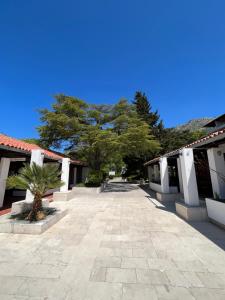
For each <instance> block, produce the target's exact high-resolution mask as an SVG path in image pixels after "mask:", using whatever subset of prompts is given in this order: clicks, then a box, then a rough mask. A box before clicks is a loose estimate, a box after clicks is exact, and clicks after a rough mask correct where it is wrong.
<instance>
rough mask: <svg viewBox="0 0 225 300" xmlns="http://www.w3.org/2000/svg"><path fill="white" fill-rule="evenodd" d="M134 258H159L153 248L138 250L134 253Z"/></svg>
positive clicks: (134, 250)
mask: <svg viewBox="0 0 225 300" xmlns="http://www.w3.org/2000/svg"><path fill="white" fill-rule="evenodd" d="M132 253H133V257H145V258H149V257H151V258H157V254H156V251H155V249H154V248H153V247H151V248H147V249H146V248H144V249H142V248H136V249H133V251H132Z"/></svg>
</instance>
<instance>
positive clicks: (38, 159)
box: [26, 149, 44, 202]
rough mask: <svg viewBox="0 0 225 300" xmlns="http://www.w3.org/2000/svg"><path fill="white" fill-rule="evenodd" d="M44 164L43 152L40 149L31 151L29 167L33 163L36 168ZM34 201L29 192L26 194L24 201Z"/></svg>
mask: <svg viewBox="0 0 225 300" xmlns="http://www.w3.org/2000/svg"><path fill="white" fill-rule="evenodd" d="M43 162H44V151H43V150H41V149H35V150H32V151H31V159H30V165H31V166H32V164H33V163H36V164H37V165H38V166H43ZM33 200H34V197H33V195H32V194H31V192H30V191H27V192H26V201H27V202H32V201H33Z"/></svg>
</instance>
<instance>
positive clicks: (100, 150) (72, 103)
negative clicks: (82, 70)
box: [38, 91, 204, 177]
mask: <svg viewBox="0 0 225 300" xmlns="http://www.w3.org/2000/svg"><path fill="white" fill-rule="evenodd" d="M54 98H55V102H54V103H53V105H52V107H51V109H42V110H40V115H41V122H42V125H41V126H39V127H38V131H39V134H40V141H38V143H40V144H41V145H42V146H45V147H53V148H55V149H60V150H64V151H65V152H66V154H68V155H70V156H72V157H73V158H76V159H82V160H85V161H87V163H88V165H89V167H90V169H91V171H92V172H93V173H94V172H95V173H98V176H100V177H101V176H102V173H104V172H107V171H108V170H109V169H110V168H111V167H112V166H113V168H116V166H118V168H122V165H123V164H126V168H127V174H128V175H129V174H132V175H135V174H136V175H137V176H139V177H140V176H141V177H142V176H144V172H145V171H144V167H143V163H144V162H145V161H147V160H150V159H152V158H154V156H156V155H161V154H164V153H165V152H169V151H172V150H174V149H177V148H180V147H182V146H184V145H185V144H187V143H191V142H192V141H194V140H195V139H197V138H199V137H201V136H202V135H204V132H202V131H196V132H190V131H178V130H175V129H173V128H164V125H163V121H162V119H161V118H160V115H159V113H158V111H157V110H156V111H153V110H152V106H151V103H150V102H149V100H148V98H147V96H146V95H145V93H143V92H140V91H137V92H136V93H135V96H134V101H133V103H130V102H129V101H128V100H127V99H124V98H123V99H120V100H119V101H118V102H117V103H116V104H115V105H105V104H103V105H96V104H88V103H87V102H86V101H84V100H81V99H79V98H76V97H72V96H67V95H64V94H59V95H56V96H55V97H54ZM99 174H100V175H99Z"/></svg>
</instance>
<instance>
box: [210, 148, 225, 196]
mask: <svg viewBox="0 0 225 300" xmlns="http://www.w3.org/2000/svg"><path fill="white" fill-rule="evenodd" d="M207 154H208V160H209V168H210V176H211V182H212V189H213V195H214V197H217V196H218V197H220V198H223V199H224V198H225V181H224V180H223V179H222V178H221V176H223V178H225V162H224V156H223V152H222V151H221V149H219V148H210V149H208V150H207Z"/></svg>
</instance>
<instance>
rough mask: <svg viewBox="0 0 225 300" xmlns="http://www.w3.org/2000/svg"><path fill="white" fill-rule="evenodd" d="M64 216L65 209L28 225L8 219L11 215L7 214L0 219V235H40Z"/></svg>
mask: <svg viewBox="0 0 225 300" xmlns="http://www.w3.org/2000/svg"><path fill="white" fill-rule="evenodd" d="M66 214H67V209H61V210H60V209H58V210H57V211H56V212H55V213H54V214H53V215H49V216H47V217H46V219H44V220H41V221H38V222H32V223H30V222H29V221H25V220H14V219H10V216H11V214H10V213H9V214H6V215H3V216H1V217H0V233H16V234H41V233H43V232H44V231H46V230H47V229H48V228H50V227H51V226H53V225H54V224H55V223H57V222H58V221H59V220H61V219H62V218H63V217H64V216H65V215H66Z"/></svg>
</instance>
